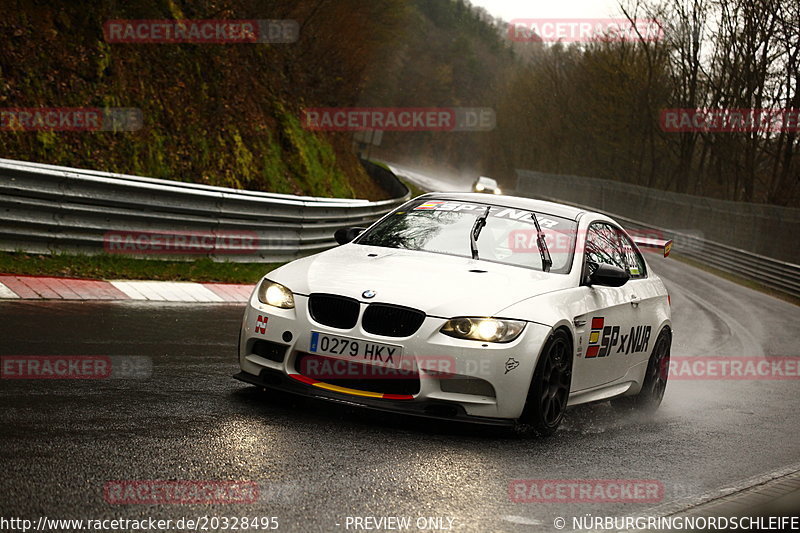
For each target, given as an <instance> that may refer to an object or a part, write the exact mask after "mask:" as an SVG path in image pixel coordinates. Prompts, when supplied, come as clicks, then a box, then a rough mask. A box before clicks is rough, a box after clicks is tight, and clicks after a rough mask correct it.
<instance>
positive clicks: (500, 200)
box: [415, 192, 587, 220]
mask: <svg viewBox="0 0 800 533" xmlns="http://www.w3.org/2000/svg"><path fill="white" fill-rule="evenodd" d="M421 198H424V199H426V200H429V199H436V200H451V201H456V202H475V203H479V204H491V205H496V206H499V207H510V208H512V209H525V210H527V211H534V212H536V213H540V214H545V213H546V214H548V215H555V216H557V217H562V218H567V219H569V220H578V218H580V216H581V215H582V214H584V213H587V211H586V210H584V209H580V208H577V207H572V206H569V205H564V204H557V203H555V202H547V201H545V200H534V199H533V198H521V197H519V196H505V195H500V194H498V195H488V194H483V193H476V192H432V193H428V194H423V195H422V196H419V197H417V198H415V200H418V199H421Z"/></svg>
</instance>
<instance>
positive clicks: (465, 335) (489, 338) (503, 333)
mask: <svg viewBox="0 0 800 533" xmlns="http://www.w3.org/2000/svg"><path fill="white" fill-rule="evenodd" d="M523 329H525V322H523V321H522V320H504V319H498V318H478V317H476V318H467V317H462V318H451V319H450V320H448V321H447V322H445V324H444V326H442V329H440V330H439V331H441V332H442V333H444V334H445V335H449V336H451V337H455V338H457V339H470V340H475V341H484V342H511V341H513V340H514V339H516V338H517V337H519V334H520V333H522V330H523Z"/></svg>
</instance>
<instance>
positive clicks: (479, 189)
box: [475, 183, 485, 192]
mask: <svg viewBox="0 0 800 533" xmlns="http://www.w3.org/2000/svg"><path fill="white" fill-rule="evenodd" d="M483 189H485V187H484V186H483V185H481V184H480V183H479V184H477V185H476V186H475V192H483Z"/></svg>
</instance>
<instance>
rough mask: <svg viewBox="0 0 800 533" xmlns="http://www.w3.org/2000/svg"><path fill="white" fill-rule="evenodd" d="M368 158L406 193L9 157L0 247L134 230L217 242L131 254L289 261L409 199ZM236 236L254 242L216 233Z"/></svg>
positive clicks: (56, 247)
mask: <svg viewBox="0 0 800 533" xmlns="http://www.w3.org/2000/svg"><path fill="white" fill-rule="evenodd" d="M364 164H365V167H366V168H367V170H368V172H370V173H371V174H372V175H373V176H375V177H376V179H378V180H379V181H380V182H381V183H383V184H384V186H386V185H385V184H387V183H391V182H392V181H394V182H395V184H394V185H393V186H392V187H391V188H389V189H390V190H391V191H392V192H394V193H401V194H402V196H401V197H399V198H395V199H391V200H383V201H378V202H369V201H367V200H350V199H341V198H316V197H311V196H292V195H286V194H273V193H264V192H257V191H240V190H236V189H229V188H225V187H213V186H208V185H202V184H196V183H184V182H174V181H168V180H160V179H153V178H144V177H140V176H131V175H126V174H113V173H109V172H99V171H93V170H81V169H75V168H69V167H60V166H54V165H45V164H39V163H29V162H23V161H14V160H9V159H0V250H3V251H24V252H31V253H45V254H47V253H53V252H71V253H84V254H97V253H102V252H103V251H108V250H109V235H112V236H117V237H119V236H120V235H130V236H131V238H132V239H133V240H131V241H130V242H129V244H131V245H132V246H134V247H135V246H136V241H135V236H136V235H137V234H141V235H159V236H164V237H166V241H169V242H174V238H179V239H180V238H184V239H185V238H186V237H187V236H211V237H212V241H213V242H212V243H211V244H210V245H208V244H203V243H201V244H200V245H199V246H197V247H195V248H192V249H189V248H183V249H182V251H180V252H177V251H176V249H175V248H174V247H173V248H169V247H167V248H169V249H167V248H162V249H160V250H159V249H156V248H157V247H154V246H153V243H152V241H150V242H149V248H147V249H140V250H139V251H137V252H133V253H127V252H126V255H133V256H138V257H144V256H147V257H149V258H162V259H191V258H192V257H197V256H198V255H200V256H204V255H205V256H209V257H211V258H212V259H215V260H227V261H237V262H259V261H263V262H281V261H288V260H291V259H295V258H297V257H301V256H304V255H308V254H311V253H315V252H318V251H322V250H325V249H327V248H330V247H332V246H334V245H335V242H334V240H333V234H334V232H335V231H336V230H337V229H339V228H343V227H349V226H363V225H368V224H370V223H372V222H373V221H374V220H376V219H377V218H379V217H381V216H383V215H384V214H386V213H388V212H389V211H391V210H392V209H394V208H395V207H397V206H398V205H400V204H402V203H403V202H405V201H406V200H408V198H410V193H409V192H408V190H407V189H406V188H405V186H403V185H402V184H401V183H400V182H399V181H397V180H396V179H395V178H394V177H393V175H392V174H391V173H390V172H389V171H387V170H386V169H383V168H381V167H379V166H377V165H374V164H371V163H369V162H365V163H364ZM403 191H404V192H403ZM230 236H234V237H236V236H238V237H243V238H244V239H246V240H247V245H246V246H239V247H235V246H234V247H226V248H224V249H223V248H221V247H220V246H217V244H216V243H217V240H216V239H217V238H219V239H220V240H224V239H227V238H229V237H230ZM170 239H172V240H171V241H170ZM162 241H165V240H164V239H162ZM226 242H230V240H228V241H226ZM237 242H239V244H241V242H240V241H237ZM187 251H188V255H187ZM173 252H174V253H173Z"/></svg>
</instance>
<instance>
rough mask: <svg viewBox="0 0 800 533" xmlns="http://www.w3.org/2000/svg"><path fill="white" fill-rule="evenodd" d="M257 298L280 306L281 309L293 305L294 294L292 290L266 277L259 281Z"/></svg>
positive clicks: (289, 307)
mask: <svg viewBox="0 0 800 533" xmlns="http://www.w3.org/2000/svg"><path fill="white" fill-rule="evenodd" d="M258 299H259V301H260V302H261V303H264V304H267V305H271V306H273V307H280V308H281V309H292V308H293V307H294V296H292V291H290V290H289V289H287V288H286V287H284V286H283V285H281V284H280V283H275V282H274V281H270V280H268V279H266V278H265V279H264V280H262V281H261V285H259V287H258Z"/></svg>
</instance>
